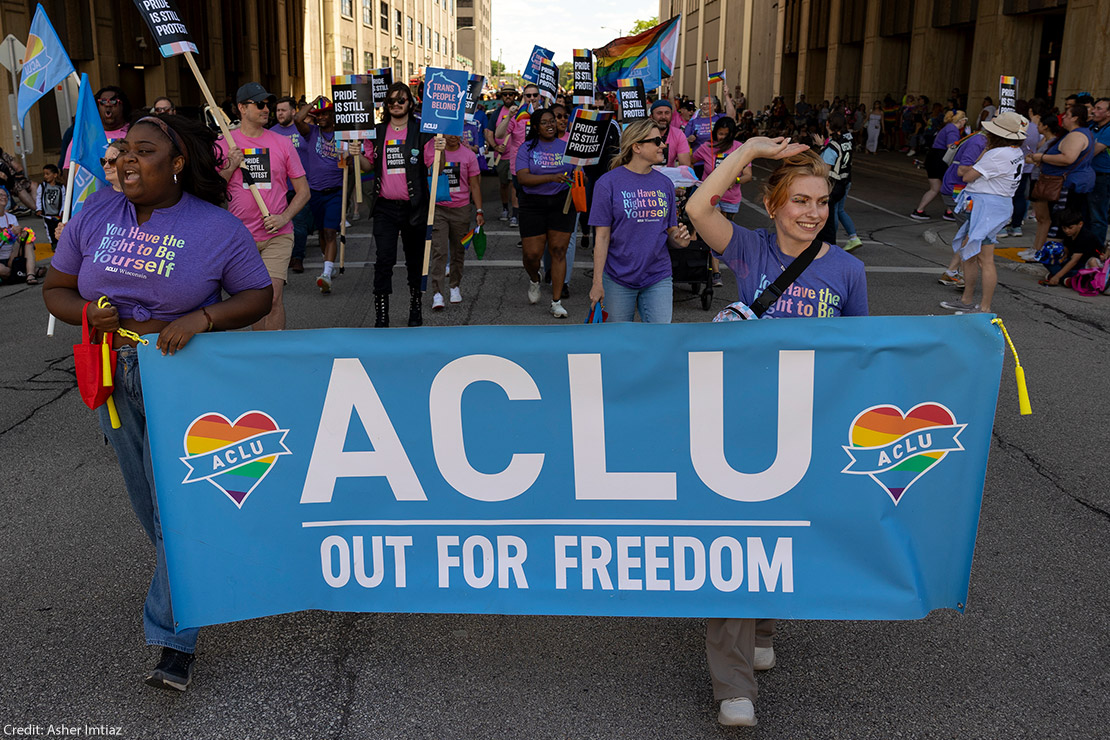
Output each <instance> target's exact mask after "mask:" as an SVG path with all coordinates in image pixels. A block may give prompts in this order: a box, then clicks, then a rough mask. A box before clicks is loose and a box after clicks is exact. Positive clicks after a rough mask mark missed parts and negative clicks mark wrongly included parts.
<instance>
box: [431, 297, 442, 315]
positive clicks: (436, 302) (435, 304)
mask: <svg viewBox="0 0 1110 740" xmlns="http://www.w3.org/2000/svg"><path fill="white" fill-rule="evenodd" d="M432 310H433V311H442V310H443V294H442V293H436V294H435V295H434V296H432Z"/></svg>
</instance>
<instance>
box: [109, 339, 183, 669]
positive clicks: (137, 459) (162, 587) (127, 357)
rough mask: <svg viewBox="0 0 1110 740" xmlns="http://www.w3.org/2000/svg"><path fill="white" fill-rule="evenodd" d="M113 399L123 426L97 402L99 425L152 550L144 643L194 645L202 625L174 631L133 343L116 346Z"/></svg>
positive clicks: (180, 648)
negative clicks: (113, 451)
mask: <svg viewBox="0 0 1110 740" xmlns="http://www.w3.org/2000/svg"><path fill="white" fill-rule="evenodd" d="M115 377H116V388H115V391H114V392H113V394H112V398H113V399H115V402H116V411H117V412H118V413H119V418H120V422H121V426H120V428H119V429H112V422H111V419H110V418H109V416H108V405H107V404H105V405H103V406H101V407H100V408H99V409H98V410H97V412H98V413H99V414H100V429H101V430H102V431H103V432H104V435H105V436H106V437H107V438H108V441H109V442H110V443H111V444H112V449H114V450H115V451H116V458H117V459H118V460H119V468H120V472H121V473H123V483H124V486H126V488H127V495H128V497H130V499H131V508H132V510H133V511H134V512H135V516H136V517H138V518H139V524H141V525H142V526H143V531H145V532H146V536H147V537H148V538H149V539H150V541H151V543H152V544H153V545H154V549H155V567H154V577H153V578H151V580H150V589H149V590H148V591H147V594H146V604H144V606H143V632H144V633H145V634H146V644H147V645H160V646H162V647H170V648H173V649H175V650H180V651H182V652H185V653H192V652H195V651H196V648H197V635H198V634H199V632H200V630H198V629H187V630H182V631H181V632H177V633H175V632H174V621H173V606H172V604H171V603H170V581H169V574H168V572H167V571H166V548H165V545H164V544H163V542H162V524H161V521H160V520H159V518H158V499H157V498H156V497H155V495H154V473H153V472H152V469H151V464H150V438H149V437H148V436H147V429H146V411H145V409H144V408H143V384H142V379H141V378H140V377H139V356H138V353H137V352H136V351H135V348H134V347H122V348H120V350H119V352H118V355H117V358H116V376H115Z"/></svg>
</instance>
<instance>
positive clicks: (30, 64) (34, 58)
mask: <svg viewBox="0 0 1110 740" xmlns="http://www.w3.org/2000/svg"><path fill="white" fill-rule="evenodd" d="M75 71H76V70H75V69H73V62H71V61H70V60H69V54H66V50H65V47H63V46H62V40H61V39H59V38H58V34H57V32H56V31H55V30H54V26H52V25H51V24H50V18H48V17H47V15H46V11H45V10H43V9H42V5H39V6H38V7H37V9H36V10H35V18H34V20H32V21H31V32H30V34H28V36H27V53H26V55H25V56H24V57H23V75H22V77H21V78H20V81H19V100H18V104H17V106H16V115H15V117H16V118H17V119H18V120H19V122H20V124H21V125H23V124H24V123H25V121H26V119H27V112H28V111H30V110H31V106H33V105H34V104H35V103H37V102H38V100H39V98H41V97H42V96H43V95H45V94H46V93H47V91H48V90H50V89H51V88H53V87H54V86H55V85H57V84H58V83H59V82H61V81H62V80H64V79H65V78H66V77H68V76H69V75H71V74H73V73H74V72H75Z"/></svg>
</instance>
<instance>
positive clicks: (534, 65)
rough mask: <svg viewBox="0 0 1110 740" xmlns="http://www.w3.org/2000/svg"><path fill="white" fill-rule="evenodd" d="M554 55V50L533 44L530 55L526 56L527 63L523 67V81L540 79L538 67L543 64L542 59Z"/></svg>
mask: <svg viewBox="0 0 1110 740" xmlns="http://www.w3.org/2000/svg"><path fill="white" fill-rule="evenodd" d="M553 56H555V52H553V51H551V50H550V49H545V48H543V47H542V46H533V47H532V55H531V56H530V57H528V65H527V66H526V67H525V68H524V74H522V75H521V77H522V78H523V79H524V81H525V82H538V81H539V79H540V68H541V67H542V66H543V61H542V60H544V59H551V58H552V57H553Z"/></svg>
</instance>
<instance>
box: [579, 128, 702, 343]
mask: <svg viewBox="0 0 1110 740" xmlns="http://www.w3.org/2000/svg"><path fill="white" fill-rule="evenodd" d="M664 141H665V140H664V138H663V137H662V136H661V135H660V134H659V128H658V125H657V123H656V121H655V120H654V119H651V118H645V119H643V120H640V121H636V122H635V123H632V124H629V126H628V128H626V129H625V130H624V136H623V137H622V139H621V148H620V154H618V155H617V156H616V157H614V158H613V160H612V162H611V163H610V169H609V172H607V173H605V174H604V175H602V176H601V179H599V180H598V181H597V185H595V186H594V195H593V202H592V203H591V206H590V226H593V227H594V228H595V229H596V231H595V243H594V282H593V287H592V288H591V289H590V305H591V306H594V305H596V304H597V303H599V302H601V301H603V300H604V301H605V309H606V310H607V311H608V313H609V320H610V321H632V319H634V318H635V316H636V311H637V309H639V311H640V320H641V321H643V322H644V323H645V324H669V323H671V315H672V313H673V306H672V297H673V293H672V289H671V258H670V256H669V254H668V252H667V246H668V244H669V245H670V246H672V247H674V248H685V247H687V246H689V245H690V234H689V232H687V230H686V227H685V226H681V225H679V223H678V212H677V211H676V209H675V197H674V183H672V182H671V180H670V178H668V177H667V176H666V175H664V174H662V173H660V172H656V171H655V170H654V169H652V168H653V167H654V166H655V165H659V164H662V163H663V143H664Z"/></svg>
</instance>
